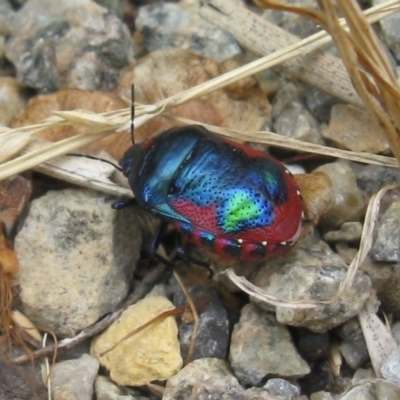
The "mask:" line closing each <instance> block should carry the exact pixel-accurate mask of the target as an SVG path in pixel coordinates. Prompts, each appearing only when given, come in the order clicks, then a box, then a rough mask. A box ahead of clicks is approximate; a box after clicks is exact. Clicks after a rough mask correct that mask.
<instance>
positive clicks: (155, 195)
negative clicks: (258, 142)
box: [116, 125, 304, 261]
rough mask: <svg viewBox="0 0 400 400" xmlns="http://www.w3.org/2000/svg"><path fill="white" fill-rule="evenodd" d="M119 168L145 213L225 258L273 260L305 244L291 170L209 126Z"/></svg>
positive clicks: (150, 147)
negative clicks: (219, 133) (293, 247)
mask: <svg viewBox="0 0 400 400" xmlns="http://www.w3.org/2000/svg"><path fill="white" fill-rule="evenodd" d="M119 164H120V166H121V167H122V171H123V173H124V175H125V176H126V177H127V178H128V181H129V184H130V187H131V189H132V191H133V193H134V195H135V198H136V201H137V203H138V204H139V205H140V206H142V207H143V208H145V209H147V210H149V211H151V212H152V213H153V214H154V215H156V216H158V217H159V218H161V220H163V221H166V222H171V223H172V224H173V225H174V226H175V227H176V229H177V230H178V231H180V232H181V233H182V234H183V235H185V236H186V237H187V239H188V240H189V241H190V242H191V243H193V244H195V245H198V246H200V247H202V248H205V249H207V250H210V251H212V252H214V253H216V254H218V255H220V256H222V257H227V258H231V259H235V260H239V261H256V260H265V259H268V258H272V257H275V256H278V255H281V254H284V253H285V252H287V251H288V250H289V249H290V248H291V247H292V246H293V245H294V243H295V242H296V241H297V240H298V238H299V237H300V234H301V231H302V226H303V215H304V214H303V205H302V199H301V195H300V191H299V189H298V186H297V184H296V182H295V180H294V178H293V176H292V175H291V173H290V172H289V171H288V170H287V169H286V168H285V166H284V165H283V164H282V163H280V162H279V161H277V160H276V159H274V158H273V157H271V156H270V155H268V154H266V153H264V152H262V151H258V150H255V149H253V148H251V147H249V146H246V145H243V144H239V143H236V142H234V141H231V140H228V139H224V138H222V137H221V136H219V135H217V134H214V133H212V132H210V131H208V130H207V129H205V128H204V127H202V126H199V125H189V126H182V127H178V128H172V129H169V130H167V131H165V132H163V133H161V134H160V135H158V136H157V137H155V138H152V139H149V140H147V141H144V142H142V143H140V144H134V145H133V146H132V147H131V148H130V149H128V150H127V151H126V153H125V155H124V156H123V158H122V159H121V160H120V162H119ZM125 205H127V203H120V204H119V205H117V206H116V208H120V207H121V206H125Z"/></svg>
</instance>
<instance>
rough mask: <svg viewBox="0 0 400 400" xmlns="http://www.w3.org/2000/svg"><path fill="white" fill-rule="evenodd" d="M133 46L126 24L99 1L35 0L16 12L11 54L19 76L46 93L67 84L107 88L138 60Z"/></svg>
mask: <svg viewBox="0 0 400 400" xmlns="http://www.w3.org/2000/svg"><path fill="white" fill-rule="evenodd" d="M31 3H34V4H35V5H36V8H32V4H31ZM74 6H75V7H74ZM16 27H19V28H16ZM133 51H134V50H133V43H132V40H131V37H130V33H129V31H128V29H127V27H126V26H125V25H124V24H123V23H122V21H121V20H120V19H119V18H117V17H116V16H115V15H114V14H113V13H110V12H107V10H106V9H105V8H103V7H101V6H99V5H98V4H96V3H94V2H88V1H78V0H75V1H65V0H60V1H57V2H54V1H48V0H34V1H32V2H31V1H29V2H28V3H26V6H24V7H23V8H22V9H21V10H20V11H19V12H18V13H17V14H16V18H15V25H13V32H12V35H11V37H10V39H9V41H8V42H7V48H6V55H7V58H8V59H9V60H10V61H11V62H12V63H13V64H14V66H15V68H16V69H17V77H18V79H19V81H20V82H22V83H24V84H25V85H27V86H30V87H32V88H35V89H37V90H39V91H40V92H41V93H48V92H52V91H55V90H57V89H60V88H64V87H76V88H80V89H85V90H102V91H106V92H107V91H111V90H113V89H115V87H116V85H117V83H118V81H119V77H120V73H121V70H122V69H123V68H124V67H126V66H128V65H129V64H130V63H132V62H133V60H134V54H133Z"/></svg>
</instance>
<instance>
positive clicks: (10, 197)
mask: <svg viewBox="0 0 400 400" xmlns="http://www.w3.org/2000/svg"><path fill="white" fill-rule="evenodd" d="M31 194H32V184H31V182H30V181H29V180H27V179H25V178H23V177H22V176H14V177H12V178H9V179H7V180H4V181H1V182H0V209H1V219H2V221H3V223H4V226H5V230H6V232H7V233H8V234H9V233H10V232H11V231H12V229H13V228H14V225H15V223H16V221H17V220H18V218H19V217H20V215H21V212H22V210H23V209H24V208H25V206H26V204H27V202H28V201H29V198H30V197H31Z"/></svg>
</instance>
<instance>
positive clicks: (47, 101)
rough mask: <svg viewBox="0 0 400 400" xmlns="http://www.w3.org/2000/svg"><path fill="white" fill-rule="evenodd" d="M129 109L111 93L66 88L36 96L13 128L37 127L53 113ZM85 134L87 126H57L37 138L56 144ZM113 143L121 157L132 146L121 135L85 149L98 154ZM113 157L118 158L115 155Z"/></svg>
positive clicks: (16, 118)
mask: <svg viewBox="0 0 400 400" xmlns="http://www.w3.org/2000/svg"><path fill="white" fill-rule="evenodd" d="M126 106H127V104H126V102H125V101H123V100H122V99H120V98H119V97H118V96H116V95H115V94H112V93H101V92H94V91H93V92H92V91H84V90H80V89H63V90H60V91H58V92H55V93H52V94H48V95H41V96H37V97H34V98H33V99H32V100H31V101H30V102H29V103H28V106H27V107H26V108H25V109H24V110H23V111H22V112H21V113H20V114H19V115H17V116H16V117H15V118H14V119H13V120H12V122H11V126H12V127H13V128H18V127H21V126H26V125H34V124H38V123H40V122H42V121H43V120H45V119H46V118H48V117H49V116H50V115H52V112H53V111H65V110H86V111H92V112H94V113H104V112H108V111H115V110H120V109H123V108H126ZM85 131H86V126H79V125H76V126H55V127H51V128H46V129H44V130H42V131H40V132H39V133H38V134H36V136H37V137H39V138H42V139H45V140H48V141H52V142H55V141H58V140H61V139H65V138H67V137H71V136H74V135H77V134H79V133H83V132H85ZM111 142H112V143H113V148H119V147H120V148H121V150H120V151H118V154H121V152H122V153H123V152H124V151H125V150H126V149H127V148H128V147H130V146H131V139H130V136H129V135H128V134H127V133H118V134H115V135H111V136H109V137H107V138H104V139H102V140H99V141H97V142H94V143H91V144H90V145H88V146H86V147H85V148H84V149H83V150H84V151H86V152H88V153H92V154H96V153H98V152H99V151H101V150H104V149H106V148H107V147H108V144H109V143H111ZM112 155H113V154H112ZM113 157H115V156H114V155H113ZM118 158H119V157H118Z"/></svg>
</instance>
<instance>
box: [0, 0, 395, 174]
mask: <svg viewBox="0 0 400 400" xmlns="http://www.w3.org/2000/svg"><path fill="white" fill-rule="evenodd" d="M213 1H216V0H213ZM225 3H226V4H227V3H228V2H224V4H225ZM388 3H390V4H386V3H385V7H384V6H383V5H382V6H381V7H379V8H380V11H379V13H376V14H372V11H369V14H371V15H376V16H379V17H380V18H381V17H382V16H383V15H387V14H388V13H391V12H393V11H394V10H395V7H397V6H398V5H399V3H400V0H399V1H390V2H388ZM375 9H376V10H377V8H375ZM201 12H203V10H202V11H201ZM240 12H241V13H242V12H244V10H240ZM376 18H378V17H376ZM376 18H375V19H376ZM231 22H232V21H230V23H231ZM231 25H232V24H231ZM322 36H324V34H323V33H320V34H318V37H314V38H308V39H306V40H305V41H301V42H300V43H295V44H293V45H290V46H288V47H287V48H285V49H282V50H279V51H277V52H275V53H274V54H271V55H269V56H267V57H263V58H261V59H259V60H256V61H254V62H252V63H249V64H247V65H245V66H243V67H240V68H237V69H236V70H234V71H230V72H228V73H226V74H224V75H221V76H219V77H217V78H215V79H213V80H210V81H208V82H205V83H203V84H201V85H198V86H197V87H194V88H191V89H189V90H187V91H185V92H182V93H179V94H177V95H174V96H171V97H170V98H168V99H165V100H162V101H160V102H159V103H157V104H154V105H148V106H141V107H137V110H136V115H137V118H136V119H135V125H136V126H140V125H142V124H143V123H144V122H146V121H147V120H149V119H151V118H152V117H153V116H155V115H158V114H159V113H161V112H164V111H167V110H169V109H171V108H172V107H175V106H177V105H180V104H183V103H185V102H187V101H190V100H192V99H195V98H197V97H200V96H203V95H205V94H207V93H210V92H212V91H214V90H217V89H220V88H223V87H225V86H227V85H229V84H231V83H233V82H236V81H238V80H240V79H242V78H244V77H247V76H249V75H252V74H254V73H256V72H259V71H262V70H264V69H266V68H269V67H271V66H274V65H278V64H281V63H282V62H283V61H284V60H288V59H290V58H294V57H296V56H298V55H304V54H305V53H308V52H310V51H311V50H313V49H315V48H317V47H319V46H321V44H323V43H326V41H329V40H330V39H329V37H327V36H325V37H324V38H323V39H321V37H322ZM269 42H273V40H269ZM309 64H310V63H309V62H308V64H307V66H309ZM303 69H304V68H303ZM325 69H326V68H325ZM312 75H313V76H314V77H315V76H318V74H316V73H315V72H313V73H312ZM336 78H337V76H336ZM334 81H335V82H337V81H340V80H339V79H334ZM350 97H351V96H350ZM354 99H356V98H353V101H352V102H353V103H354V101H355V102H356V103H357V102H358V100H357V99H356V100H354ZM349 101H351V99H349ZM398 118H400V117H398ZM129 119H130V109H129V108H126V109H123V110H119V111H117V112H115V111H114V112H108V113H103V114H98V115H97V114H94V113H90V112H87V111H82V110H74V111H58V112H55V113H54V115H53V116H52V117H50V118H48V119H47V120H46V121H44V122H43V123H42V124H37V125H31V126H25V127H22V128H18V129H12V130H9V131H6V132H4V133H0V140H2V146H1V150H0V159H3V160H4V159H8V158H10V157H13V156H14V155H15V152H16V151H19V150H20V149H21V148H22V147H24V146H25V144H26V140H27V139H26V138H27V137H30V136H33V135H34V134H35V133H36V132H38V131H40V130H41V129H43V128H46V127H52V126H62V125H74V124H75V125H80V126H82V125H83V126H86V127H87V132H86V133H84V134H80V135H77V136H75V137H73V138H68V139H64V140H61V141H60V142H57V143H55V144H52V145H50V146H48V147H47V148H45V149H42V150H41V151H39V152H33V153H29V154H26V155H24V156H21V157H18V158H16V159H14V160H11V161H8V162H6V163H3V164H1V165H0V180H2V179H6V178H8V177H10V176H12V175H15V174H18V173H20V172H23V171H25V170H27V169H30V168H34V167H35V166H37V165H39V164H41V163H44V162H46V161H48V160H50V159H52V158H54V157H58V156H60V155H63V154H65V153H68V152H71V151H74V150H76V149H78V148H79V147H82V146H84V145H87V144H89V143H91V142H93V141H95V140H97V139H99V138H102V137H104V136H106V135H110V134H112V133H113V132H119V131H122V130H124V129H128V128H129V124H130V121H129ZM21 133H26V136H19V135H21ZM15 137H17V139H11V138H15ZM11 140H15V141H16V142H17V144H15V143H14V144H13V143H11V142H10V143H8V144H7V143H6V142H7V141H11ZM9 148H10V149H9Z"/></svg>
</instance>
